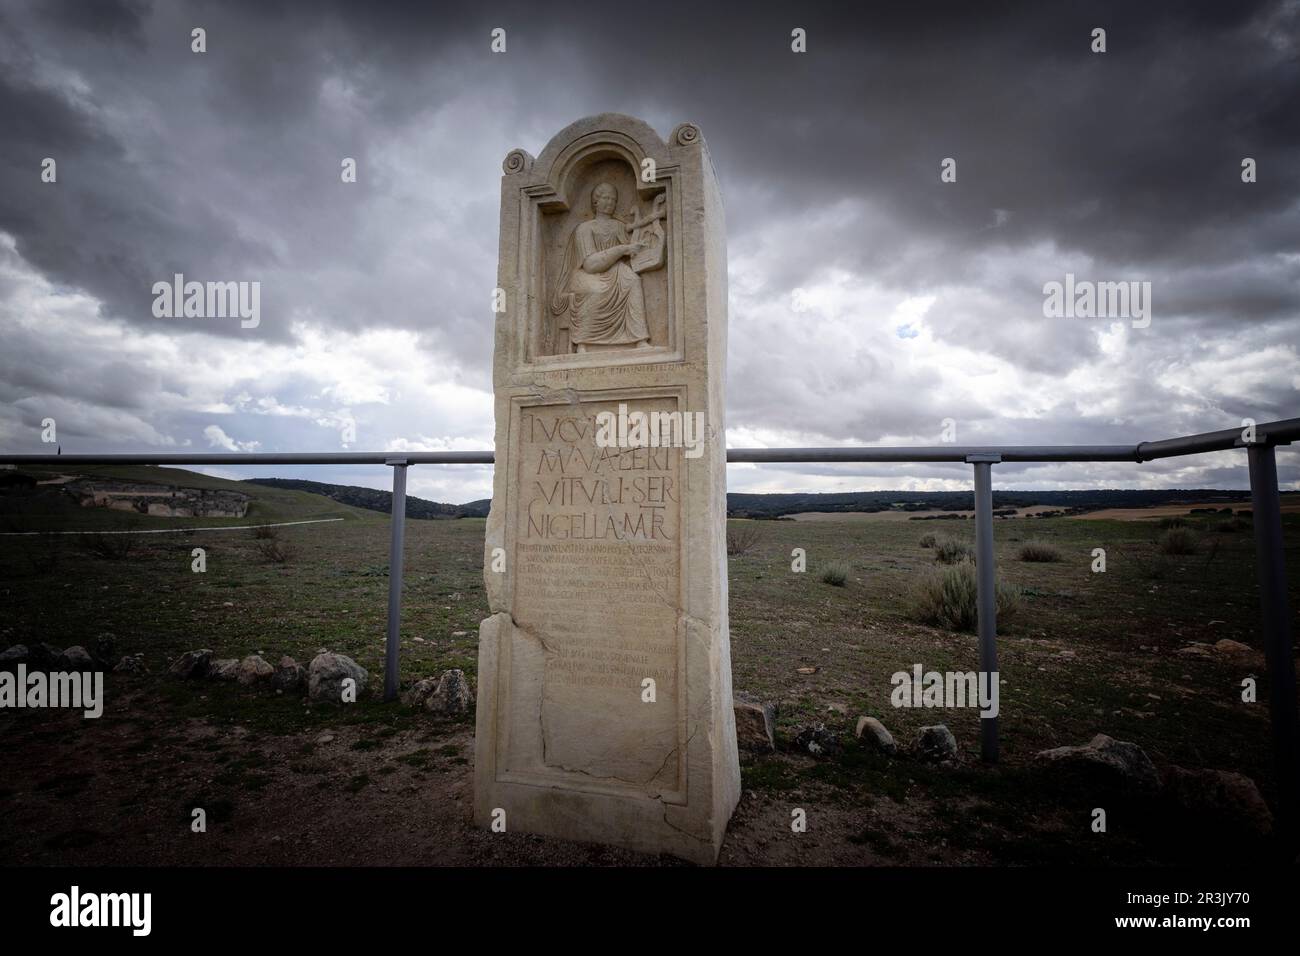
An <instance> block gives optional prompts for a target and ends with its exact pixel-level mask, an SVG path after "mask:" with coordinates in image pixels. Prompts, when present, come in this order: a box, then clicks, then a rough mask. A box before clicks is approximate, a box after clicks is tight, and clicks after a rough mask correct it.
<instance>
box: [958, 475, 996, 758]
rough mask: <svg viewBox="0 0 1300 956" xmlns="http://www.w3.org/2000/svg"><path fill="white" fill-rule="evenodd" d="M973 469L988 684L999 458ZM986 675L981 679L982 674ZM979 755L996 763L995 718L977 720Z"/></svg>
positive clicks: (992, 662)
mask: <svg viewBox="0 0 1300 956" xmlns="http://www.w3.org/2000/svg"><path fill="white" fill-rule="evenodd" d="M966 460H967V461H968V462H970V463H971V464H972V465H974V466H975V576H976V582H977V586H978V589H979V590H978V595H977V602H976V606H977V609H978V615H979V620H978V627H979V642H980V675H981V677H982V678H983V679H984V680H987V681H988V682H989V684H990V685H991V684H992V682H993V681H994V680H996V679H997V678H996V676H995V675H996V674H997V672H998V620H997V567H996V565H995V564H994V558H993V464H994V463H995V462H999V461H1001V460H1002V458H1001V456H999V455H971V456H969V457H967V459H966ZM986 674H987V675H988V676H987V677H984V676H983V675H986ZM980 755H981V756H982V757H983V758H984V762H985V763H997V760H998V719H997V718H996V717H983V716H981V717H980Z"/></svg>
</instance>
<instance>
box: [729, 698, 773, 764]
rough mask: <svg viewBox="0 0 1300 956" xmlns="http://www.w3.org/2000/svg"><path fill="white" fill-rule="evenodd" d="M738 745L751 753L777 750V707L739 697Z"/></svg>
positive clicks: (737, 717)
mask: <svg viewBox="0 0 1300 956" xmlns="http://www.w3.org/2000/svg"><path fill="white" fill-rule="evenodd" d="M735 712H736V745H737V746H738V747H740V749H741V750H745V751H748V752H749V753H772V752H773V751H774V750H776V708H775V707H773V706H772V705H771V704H765V703H762V702H760V701H757V700H753V699H751V698H748V697H737V698H736V700H735Z"/></svg>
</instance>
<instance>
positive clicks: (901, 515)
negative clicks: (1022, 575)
mask: <svg viewBox="0 0 1300 956" xmlns="http://www.w3.org/2000/svg"><path fill="white" fill-rule="evenodd" d="M1059 510H1060V509H1059V508H1056V507H1054V506H1052V505H1033V506H1032V507H1029V508H1016V509H1015V512H1016V513H1015V515H1012V516H1009V517H1016V518H1021V517H1025V516H1032V515H1036V514H1041V513H1042V512H1045V511H1059ZM938 515H959V516H961V517H962V518H974V517H975V512H974V511H973V510H972V511H960V510H957V511H903V510H901V509H900V510H896V511H801V512H799V513H798V514H793V515H790V516H789V517H790V520H791V521H831V522H835V521H912V522H913V523H914V524H915V523H918V522H920V521H923V520H924V519H925V518H934V517H936V516H938Z"/></svg>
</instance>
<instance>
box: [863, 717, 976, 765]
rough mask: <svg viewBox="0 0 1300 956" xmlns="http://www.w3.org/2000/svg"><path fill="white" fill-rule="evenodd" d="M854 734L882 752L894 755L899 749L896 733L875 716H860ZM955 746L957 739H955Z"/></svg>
mask: <svg viewBox="0 0 1300 956" xmlns="http://www.w3.org/2000/svg"><path fill="white" fill-rule="evenodd" d="M854 734H855V735H856V736H857V738H858V739H859V740H861V741H862V742H863V743H864V744H867V745H869V746H870V747H872V748H874V749H876V750H879V751H880V752H881V753H884V754H889V755H890V756H892V755H893V754H894V753H895V752H897V750H898V744H897V743H895V742H894V735H893V734H891V733H890V732H889V731H888V730H886V729H885V725H884V724H882V723H881V722H880V721H878V720H876V718H874V717H859V718H858V726H857V727H856V728H855V730H854ZM954 746H955V741H954Z"/></svg>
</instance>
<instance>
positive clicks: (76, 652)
mask: <svg viewBox="0 0 1300 956" xmlns="http://www.w3.org/2000/svg"><path fill="white" fill-rule="evenodd" d="M99 669H100V668H99V667H98V665H97V664H96V663H95V659H94V658H93V657H91V656H90V652H89V651H88V650H86V649H85V648H84V647H82V646H81V645H80V644H74V645H72V647H69V648H66V649H65V650H64V652H63V653H62V654H60V655H59V660H58V664H57V667H56V670H61V671H78V672H80V671H93V670H99Z"/></svg>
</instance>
